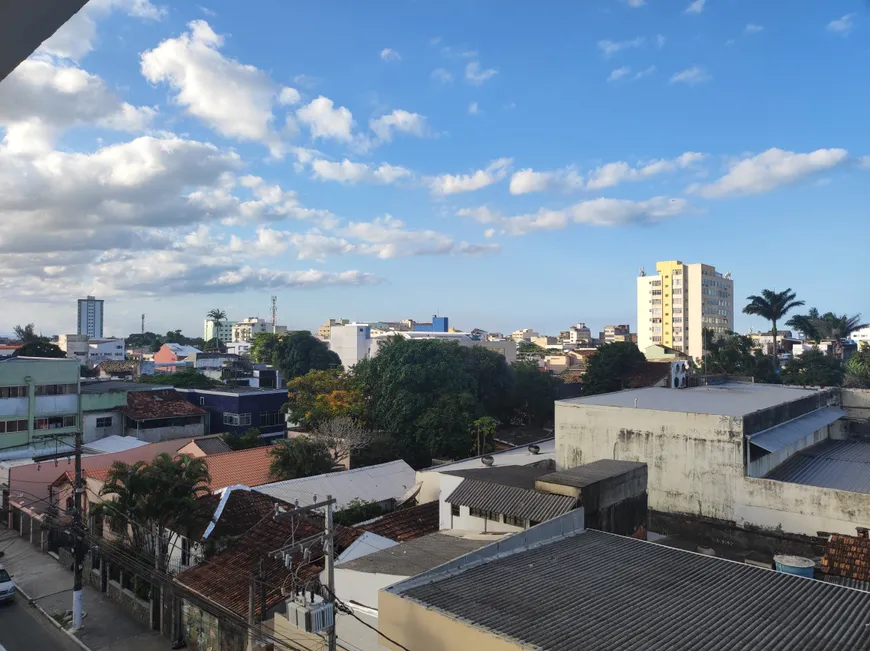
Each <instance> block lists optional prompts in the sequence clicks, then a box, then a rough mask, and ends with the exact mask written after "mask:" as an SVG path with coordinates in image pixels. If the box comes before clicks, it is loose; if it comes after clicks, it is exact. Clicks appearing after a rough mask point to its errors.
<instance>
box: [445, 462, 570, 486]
mask: <svg viewBox="0 0 870 651" xmlns="http://www.w3.org/2000/svg"><path fill="white" fill-rule="evenodd" d="M555 469H556V463H555V462H554V461H553V460H552V459H545V460H544V461H543V462H538V463H533V464H530V465H528V466H490V467H484V468H469V469H467V470H447V471H445V472H444V473H443V474H445V475H453V476H454V477H462V478H464V479H477V480H478V481H486V482H491V483H494V484H503V485H505V486H516V487H517V488H531V489H534V488H535V480H537V479H539V478H540V477H541V476H542V475H546V474H548V473H551V472H552V471H553V470H555Z"/></svg>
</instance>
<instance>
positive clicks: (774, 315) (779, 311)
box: [743, 287, 804, 369]
mask: <svg viewBox="0 0 870 651" xmlns="http://www.w3.org/2000/svg"><path fill="white" fill-rule="evenodd" d="M795 296H796V294H795V293H794V292H793V291H791V287H789V288H787V289H784V290H783V291H781V292H777V291H775V290H771V289H763V290H761V296H755V295H753V296H748V297H747V298H746V300H747V301H749V303H748V304H747V305H746V307H744V308H743V313H744V314H754V315H755V316H760V317H762V318H764V319H767V320H768V321H770V324H771V326H772V327H771V334H772V335H773V368H774V369H778V368H779V364H778V363H777V362H778V352H779V351H778V350H777V348H776V322H777V321H779V320H781V319H782V317H784V316H785V315H786V314H787V313H788V312H789V311H790V310H792V309H794V308H796V307H800V306H801V305H803V304H804V302H803V301H796V300H795Z"/></svg>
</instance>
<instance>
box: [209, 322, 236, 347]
mask: <svg viewBox="0 0 870 651" xmlns="http://www.w3.org/2000/svg"><path fill="white" fill-rule="evenodd" d="M203 326H204V327H203V339H205V340H206V341H211V340H212V339H214V338H215V337H217V340H218V341H220V342H221V343H224V344H226V343H229V342H231V341H232V340H233V322H232V321H229V320H227V319H224V320H223V321H218V322H217V325H215V322H214V321H212V320H211V319H206V320H205V321H204V323H203Z"/></svg>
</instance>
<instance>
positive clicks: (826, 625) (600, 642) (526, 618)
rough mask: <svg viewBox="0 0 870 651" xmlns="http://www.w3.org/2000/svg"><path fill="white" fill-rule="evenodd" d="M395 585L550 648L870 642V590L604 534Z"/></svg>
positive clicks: (860, 647) (772, 647)
mask: <svg viewBox="0 0 870 651" xmlns="http://www.w3.org/2000/svg"><path fill="white" fill-rule="evenodd" d="M421 578H422V577H421ZM390 591H391V592H395V593H397V594H399V595H401V596H402V597H404V598H409V599H412V600H415V601H417V602H418V603H421V604H423V605H424V606H426V607H427V608H433V609H437V610H440V611H442V612H444V613H446V614H447V615H448V616H451V617H455V618H457V619H460V620H462V621H465V622H468V623H470V624H471V625H473V626H476V627H478V628H481V629H483V630H487V631H489V632H491V633H493V634H495V635H500V636H504V637H506V638H510V639H512V640H514V641H516V642H518V643H519V644H523V645H526V646H529V647H531V648H535V649H540V650H541V651H575V650H577V649H583V651H639V650H641V649H642V650H643V651H648V650H658V651H665V650H667V651H713V650H719V649H722V650H724V649H728V650H729V651H732V650H737V649H740V650H742V651H750V650H755V649H764V650H765V651H823V650H825V651H838V650H840V649H849V650H850V651H868V650H870V635H867V627H868V626H870V594H867V593H864V592H860V591H857V590H850V589H848V588H843V587H840V586H837V585H832V584H829V583H825V582H822V581H813V580H809V579H805V578H802V577H796V576H791V575H787V574H783V573H780V572H774V571H772V570H765V569H761V568H756V567H753V566H750V565H746V564H741V563H735V562H732V561H726V560H723V559H718V558H713V557H710V556H705V555H703V554H694V553H690V552H684V551H681V550H678V549H672V548H669V547H664V546H661V545H656V544H654V543H648V542H644V541H639V540H634V539H631V538H624V537H621V536H615V535H612V534H606V533H601V532H597V531H585V532H582V533H578V534H576V535H570V536H566V537H563V538H559V539H557V540H556V541H554V542H551V543H548V544H542V545H538V546H536V547H534V548H532V549H525V550H523V551H521V552H517V553H513V554H508V555H505V556H502V557H496V558H494V559H493V560H490V561H489V562H483V563H478V564H475V565H470V566H469V567H467V569H465V570H460V571H454V572H449V573H444V574H442V575H437V574H432V576H431V579H430V580H428V581H426V582H423V581H422V580H419V579H418V580H416V581H415V580H411V582H409V583H408V584H398V585H396V586H394V587H393V588H391V589H390Z"/></svg>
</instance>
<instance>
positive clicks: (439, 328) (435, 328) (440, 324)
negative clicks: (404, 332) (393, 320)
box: [414, 314, 449, 332]
mask: <svg viewBox="0 0 870 651" xmlns="http://www.w3.org/2000/svg"><path fill="white" fill-rule="evenodd" d="M448 327H449V326H448V323H447V317H446V316H437V315H435V314H433V315H432V323H417V324H414V330H415V331H417V332H447V329H448Z"/></svg>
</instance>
